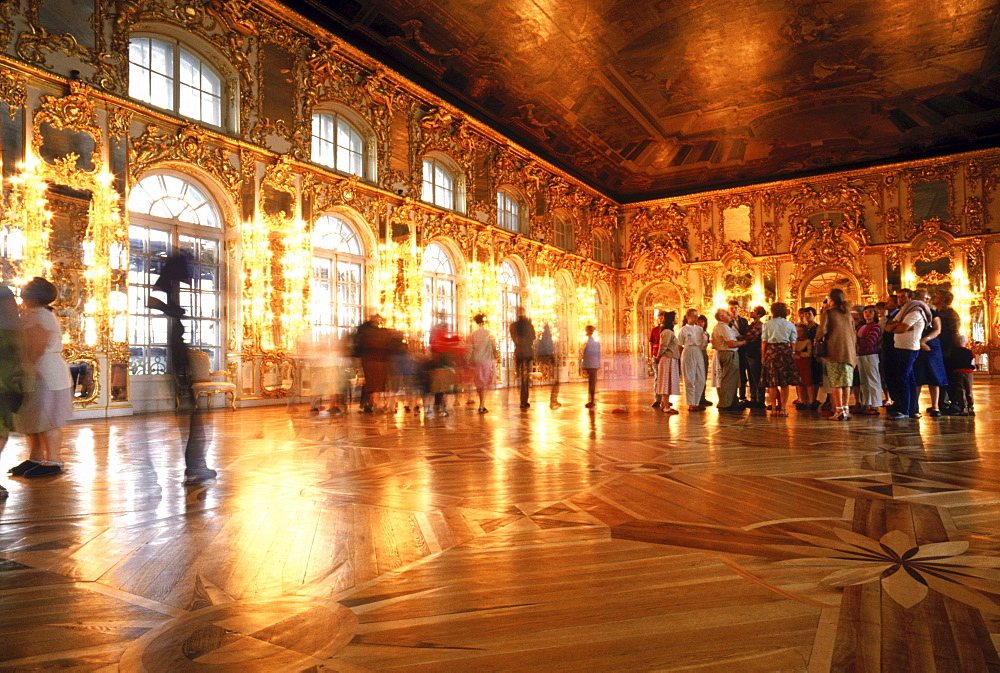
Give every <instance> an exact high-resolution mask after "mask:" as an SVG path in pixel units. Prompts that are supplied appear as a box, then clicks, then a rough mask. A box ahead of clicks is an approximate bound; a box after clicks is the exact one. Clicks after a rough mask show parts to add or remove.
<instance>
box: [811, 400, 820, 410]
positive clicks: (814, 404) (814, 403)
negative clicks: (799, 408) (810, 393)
mask: <svg viewBox="0 0 1000 673" xmlns="http://www.w3.org/2000/svg"><path fill="white" fill-rule="evenodd" d="M817 409H819V400H813V401H812V402H810V403H809V410H810V411H816V410H817Z"/></svg>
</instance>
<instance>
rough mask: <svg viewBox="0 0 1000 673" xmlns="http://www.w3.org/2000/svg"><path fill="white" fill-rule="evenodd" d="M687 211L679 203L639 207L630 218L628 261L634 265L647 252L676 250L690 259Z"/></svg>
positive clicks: (626, 259) (685, 259) (682, 257)
mask: <svg viewBox="0 0 1000 673" xmlns="http://www.w3.org/2000/svg"><path fill="white" fill-rule="evenodd" d="M686 219H687V214H686V212H685V211H684V210H683V209H682V208H681V207H680V206H678V205H677V204H676V203H671V204H670V205H669V206H666V207H662V206H656V207H651V208H639V209H638V210H637V211H636V212H635V214H634V215H633V216H632V219H631V220H629V241H628V251H627V252H626V255H625V261H624V263H625V265H626V266H630V265H632V264H634V263H635V262H636V260H638V259H639V257H642V256H644V255H648V254H654V255H661V254H665V253H669V252H672V253H675V254H676V255H677V257H678V258H679V259H680V260H681V261H682V262H687V261H688V257H689V255H688V240H687V237H688V231H689V230H690V228H689V226H688V225H687V224H686Z"/></svg>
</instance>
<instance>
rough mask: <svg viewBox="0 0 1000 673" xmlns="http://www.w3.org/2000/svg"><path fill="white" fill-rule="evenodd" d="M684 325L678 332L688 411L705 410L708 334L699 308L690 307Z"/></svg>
mask: <svg viewBox="0 0 1000 673" xmlns="http://www.w3.org/2000/svg"><path fill="white" fill-rule="evenodd" d="M684 322H685V325H684V327H681V329H680V331H679V332H678V333H677V342H678V343H679V344H680V346H681V348H682V349H683V350H682V351H681V375H682V376H683V377H684V397H685V398H686V399H687V403H688V411H704V410H705V407H704V405H702V403H701V401H702V400H703V399H705V377H706V375H707V371H706V367H705V348H707V347H708V334H707V333H706V332H705V330H704V329H702V327H701V325H699V324H698V310H697V309H693V308H692V309H688V312H687V313H686V314H684Z"/></svg>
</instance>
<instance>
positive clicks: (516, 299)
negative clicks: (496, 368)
mask: <svg viewBox="0 0 1000 673" xmlns="http://www.w3.org/2000/svg"><path fill="white" fill-rule="evenodd" d="M497 280H498V281H499V285H500V313H501V315H500V318H501V320H500V327H499V328H498V330H497V331H498V332H499V333H500V335H501V336H500V359H501V364H502V366H503V367H504V370H505V371H506V368H508V367H513V366H514V341H513V340H512V339H511V338H510V331H509V330H507V329H506V326H507V325H509V324H510V323H512V322H514V321H515V320H517V309H518V307H519V306H521V304H522V303H523V302H522V293H523V288H522V286H521V275H520V274H519V273H518V272H517V267H515V266H514V264H513V262H511V261H510V260H509V259H508V260H504V262H503V264H501V265H500V274H499V277H498V279H497Z"/></svg>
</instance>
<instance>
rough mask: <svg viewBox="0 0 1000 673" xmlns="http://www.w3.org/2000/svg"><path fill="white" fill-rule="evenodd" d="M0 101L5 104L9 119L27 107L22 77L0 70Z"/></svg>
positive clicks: (26, 94) (26, 90)
mask: <svg viewBox="0 0 1000 673" xmlns="http://www.w3.org/2000/svg"><path fill="white" fill-rule="evenodd" d="M0 101H3V102H4V103H6V104H7V114H9V115H10V118H11V119H14V116H15V115H16V114H17V111H18V109H22V108H25V107H27V105H28V89H27V87H26V86H25V80H24V76H23V75H21V74H19V73H16V72H14V71H13V70H7V69H6V68H0Z"/></svg>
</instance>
